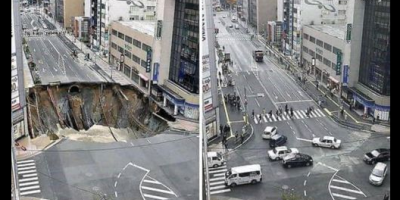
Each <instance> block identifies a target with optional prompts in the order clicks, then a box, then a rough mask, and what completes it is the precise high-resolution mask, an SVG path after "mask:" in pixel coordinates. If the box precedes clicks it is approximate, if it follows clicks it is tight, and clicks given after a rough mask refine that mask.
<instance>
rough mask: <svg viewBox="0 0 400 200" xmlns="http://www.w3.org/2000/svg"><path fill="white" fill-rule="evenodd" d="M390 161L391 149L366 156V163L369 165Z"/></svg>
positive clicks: (374, 151) (382, 149) (376, 151)
mask: <svg viewBox="0 0 400 200" xmlns="http://www.w3.org/2000/svg"><path fill="white" fill-rule="evenodd" d="M388 160H390V149H384V148H380V149H375V150H373V151H371V152H369V153H366V154H365V155H364V162H365V163H367V164H369V165H373V164H375V163H377V162H383V161H388Z"/></svg>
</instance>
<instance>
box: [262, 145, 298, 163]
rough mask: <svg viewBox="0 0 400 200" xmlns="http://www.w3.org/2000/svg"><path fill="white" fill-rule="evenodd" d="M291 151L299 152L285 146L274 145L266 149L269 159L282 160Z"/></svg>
mask: <svg viewBox="0 0 400 200" xmlns="http://www.w3.org/2000/svg"><path fill="white" fill-rule="evenodd" d="M291 153H299V150H298V149H296V148H287V147H286V146H281V147H275V148H274V149H273V150H269V151H268V157H269V159H271V160H282V159H283V158H284V157H286V156H287V155H289V154H291Z"/></svg>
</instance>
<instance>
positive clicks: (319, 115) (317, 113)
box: [314, 110, 322, 117]
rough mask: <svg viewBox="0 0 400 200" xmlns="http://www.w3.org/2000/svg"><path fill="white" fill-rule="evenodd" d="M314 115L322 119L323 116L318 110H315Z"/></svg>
mask: <svg viewBox="0 0 400 200" xmlns="http://www.w3.org/2000/svg"><path fill="white" fill-rule="evenodd" d="M314 114H316V115H318V117H322V115H321V114H320V113H319V112H317V110H314Z"/></svg>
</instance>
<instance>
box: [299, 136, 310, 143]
mask: <svg viewBox="0 0 400 200" xmlns="http://www.w3.org/2000/svg"><path fill="white" fill-rule="evenodd" d="M296 139H297V140H301V141H305V142H312V140H307V139H303V138H298V137H296Z"/></svg>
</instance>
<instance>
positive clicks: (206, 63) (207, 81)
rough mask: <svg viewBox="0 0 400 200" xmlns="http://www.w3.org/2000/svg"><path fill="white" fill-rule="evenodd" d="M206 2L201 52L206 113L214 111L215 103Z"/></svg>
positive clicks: (202, 16) (203, 15)
mask: <svg viewBox="0 0 400 200" xmlns="http://www.w3.org/2000/svg"><path fill="white" fill-rule="evenodd" d="M205 4H206V3H205V1H203V4H202V10H203V13H202V15H201V24H202V25H201V44H202V49H201V50H202V52H201V55H202V57H201V59H202V60H201V62H202V67H203V68H202V74H203V80H202V83H203V104H204V105H203V106H204V112H207V111H210V110H212V108H213V107H214V106H213V102H212V94H211V71H210V67H211V63H210V55H209V48H208V39H209V38H208V37H209V32H208V31H209V30H208V28H209V27H208V26H207V20H206V14H207V13H206V12H207V11H206V9H205V6H204V5H205ZM214 32H215V29H214Z"/></svg>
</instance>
